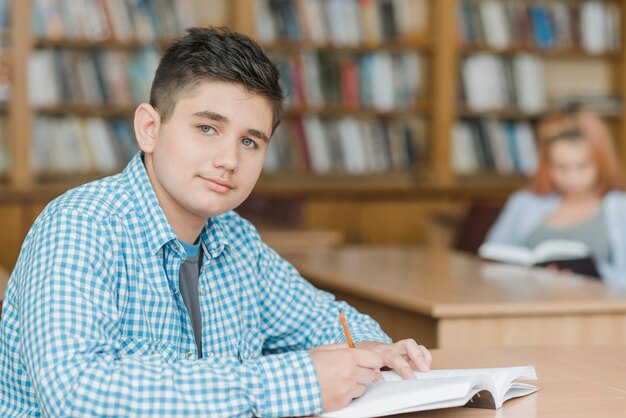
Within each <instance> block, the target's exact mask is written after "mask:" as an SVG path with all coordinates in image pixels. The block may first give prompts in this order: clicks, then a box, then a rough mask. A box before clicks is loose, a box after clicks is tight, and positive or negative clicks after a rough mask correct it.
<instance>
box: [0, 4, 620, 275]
mask: <svg viewBox="0 0 626 418" xmlns="http://www.w3.org/2000/svg"><path fill="white" fill-rule="evenodd" d="M255 1H256V0H230V1H226V0H220V1H218V2H219V3H220V4H221V6H220V8H221V15H222V18H221V20H220V21H218V23H222V24H227V25H230V26H231V27H232V28H233V29H235V30H238V31H241V32H244V33H247V34H250V35H252V36H253V37H256V34H255V20H254V18H255V16H254V10H255V7H254V2H255ZM373 1H379V0H373ZM416 1H425V2H426V3H427V10H428V18H427V19H426V20H427V22H428V25H427V30H426V32H425V33H424V36H423V37H421V38H420V39H418V40H415V41H414V42H413V43H412V44H411V46H410V48H411V49H413V50H414V51H416V52H417V53H419V54H420V55H423V56H424V58H425V59H424V63H426V66H427V68H426V74H427V82H428V85H426V86H425V88H424V90H423V91H424V94H423V98H422V99H421V100H419V101H418V103H417V104H416V106H415V107H414V108H413V110H411V112H414V113H415V114H416V115H417V116H419V117H421V118H423V119H424V120H425V122H426V125H427V139H426V142H427V144H428V147H427V154H426V157H425V159H424V161H423V162H422V164H419V166H416V167H415V170H407V171H405V172H393V173H388V174H385V173H373V174H364V175H358V176H349V175H334V174H329V175H322V176H318V175H313V174H311V173H307V172H300V173H293V172H290V173H286V174H280V173H279V174H276V175H271V176H264V177H263V178H262V179H261V181H260V183H259V185H258V187H257V189H256V190H255V194H256V195H257V196H262V197H263V198H268V199H297V200H301V201H303V202H304V205H302V208H303V215H302V219H303V223H304V226H305V227H310V228H335V229H339V230H342V231H343V232H345V235H346V237H347V239H348V241H351V242H367V243H419V242H423V241H424V240H425V239H426V238H427V233H428V228H429V220H428V219H429V218H428V215H429V213H430V212H431V211H433V210H437V211H439V210H444V211H457V210H458V209H459V208H460V207H462V206H463V204H464V203H466V202H468V201H469V200H471V199H476V198H496V199H504V198H505V197H506V196H507V195H508V194H509V193H510V192H511V191H513V190H514V189H516V188H517V187H519V186H520V185H522V184H523V183H524V181H525V179H523V178H520V177H518V176H504V177H503V176H498V175H494V173H490V172H487V173H480V174H476V175H472V176H463V177H461V176H457V175H456V174H455V172H454V170H453V167H452V164H451V152H452V149H451V139H450V138H451V132H452V128H453V126H454V123H455V121H456V120H457V119H458V118H460V117H479V116H484V115H483V114H476V113H475V112H470V111H468V110H467V109H465V108H464V107H463V105H462V104H461V103H460V102H459V100H458V96H459V95H458V92H459V89H460V88H461V86H460V85H459V69H460V65H461V62H462V60H463V57H464V56H466V55H467V54H469V53H473V52H477V51H485V50H487V51H489V52H493V53H494V54H515V53H517V52H520V51H521V50H520V49H516V48H515V47H512V48H510V49H507V50H504V51H500V50H489V48H486V47H484V46H479V47H476V46H472V47H469V46H463V45H461V44H460V42H459V37H458V30H459V28H458V21H457V8H458V6H459V4H460V2H461V1H463V0H416ZM477 1H480V0H477ZM550 1H554V0H548V2H550ZM567 1H570V2H576V1H582V0H567ZM616 2H617V3H618V4H619V5H620V8H621V15H622V17H623V16H626V2H625V1H617V0H616ZM206 3H207V4H208V3H209V2H206ZM210 3H211V7H210V8H209V7H208V8H207V11H206V15H208V16H210V15H211V14H212V12H211V9H214V8H215V4H216V2H214V1H213V0H212V1H211V2H210ZM32 7H33V2H32V1H31V0H13V1H11V22H12V24H11V26H10V29H9V34H8V37H9V40H10V49H9V53H10V63H11V74H12V87H11V88H12V95H11V99H10V101H9V102H8V104H7V106H6V108H7V109H6V113H7V115H8V120H9V135H10V162H11V164H10V170H9V173H8V175H7V176H6V179H4V180H3V181H2V183H0V230H1V231H3V233H1V234H0V247H1V248H7V250H3V251H2V252H0V264H3V265H5V266H6V267H8V268H11V267H12V263H13V262H14V261H15V258H16V256H17V251H18V250H19V245H20V244H21V240H22V239H23V237H24V235H25V233H26V231H27V230H28V228H29V227H30V225H31V223H32V221H33V219H34V218H35V217H36V215H37V214H38V213H39V211H40V210H41V208H42V207H43V206H44V205H45V204H46V203H47V202H48V201H49V200H50V199H51V198H53V197H54V196H57V195H59V194H61V193H63V192H64V191H65V190H67V189H68V188H70V187H73V186H75V185H78V184H80V183H83V182H85V181H86V180H89V179H92V178H95V177H97V176H99V175H97V174H94V173H86V174H83V175H78V176H70V177H60V178H56V179H43V180H44V181H42V179H41V178H39V177H38V176H37V175H36V174H35V173H34V172H33V170H32V169H31V167H30V164H29V155H30V152H31V144H30V143H31V140H30V138H31V136H32V129H33V120H34V117H35V115H36V114H37V112H39V111H42V109H39V110H37V109H34V108H33V107H32V106H31V105H30V104H29V101H28V86H27V73H28V68H27V65H28V64H27V63H28V58H29V56H30V55H31V53H32V51H33V50H34V49H35V48H51V47H62V48H74V49H94V48H103V47H115V48H136V46H137V45H136V43H135V42H108V41H107V42H92V41H87V40H51V39H34V37H33V35H32V33H31V31H30V29H29V28H30V27H31V24H30V22H31V16H32V12H33V9H32ZM201 22H202V21H201ZM625 28H626V24H625V22H624V19H623V18H622V29H621V31H622V36H621V39H622V48H621V49H620V51H619V52H617V53H615V54H611V55H610V56H599V57H598V56H593V55H590V54H586V53H584V52H582V51H581V50H579V49H576V50H569V51H560V52H541V51H538V50H533V49H531V50H528V51H526V50H524V51H526V52H531V53H533V54H537V55H539V56H540V57H543V58H545V59H550V60H561V59H563V60H568V59H576V60H578V61H582V62H586V61H589V62H592V61H593V62H595V61H597V60H601V61H606V63H607V64H606V66H607V68H609V70H608V72H607V74H608V75H607V76H606V78H607V80H604V82H605V83H606V84H608V85H610V91H611V93H613V94H615V95H616V96H619V97H621V98H625V97H626V29H625ZM265 46H266V47H267V50H268V51H270V52H272V51H286V52H287V53H297V52H298V51H299V50H300V49H301V48H308V49H316V48H320V47H319V46H315V45H310V44H306V43H294V42H286V43H282V42H281V43H280V45H279V44H277V45H265ZM323 48H326V49H329V50H331V51H332V50H334V51H338V52H346V53H359V52H363V51H366V50H380V51H385V50H397V49H406V48H407V46H406V45H403V44H402V42H396V43H394V42H391V43H385V44H384V45H379V46H369V45H368V46H365V45H361V46H355V47H350V48H348V47H341V46H336V47H333V46H324V47H323ZM563 77H564V78H569V79H571V80H572V81H573V82H574V83H578V82H580V83H586V82H588V81H589V80H586V77H585V74H577V73H574V74H571V73H570V74H567V73H564V74H563ZM548 83H550V81H549V80H548ZM304 110H309V111H312V112H314V113H316V114H318V115H320V116H324V117H335V116H343V115H346V114H350V112H355V111H352V110H351V111H348V110H346V109H342V108H337V107H333V106H328V107H323V108H319V109H291V110H288V111H287V114H286V117H287V118H289V117H294V116H299V115H300V114H301V113H302V112H303V111H304ZM43 111H44V112H45V113H47V114H55V115H66V114H72V113H76V112H82V113H83V114H89V115H96V116H107V115H112V114H113V115H116V114H123V113H131V112H132V109H129V108H115V107H107V108H102V107H101V108H93V109H90V110H85V109H77V108H76V107H72V106H56V107H54V108H51V109H43ZM359 112H360V113H359ZM403 112H406V110H399V111H397V113H398V114H402V113H403ZM356 113H358V114H359V116H360V117H365V118H378V117H381V116H393V115H394V113H396V111H391V112H387V114H382V115H381V114H380V113H377V112H370V113H368V111H366V110H361V111H356ZM488 113H489V115H491V116H495V117H499V118H505V119H507V118H508V119H519V120H528V119H532V117H533V116H532V115H527V114H523V113H520V112H515V111H513V112H511V111H502V112H488ZM611 124H612V126H614V127H615V132H616V140H617V145H618V149H619V152H620V157H621V161H622V162H624V163H626V107H624V106H622V108H621V110H620V113H619V115H617V116H616V117H613V118H612V119H611ZM4 231H6V232H7V233H6V234H5V233H4Z"/></svg>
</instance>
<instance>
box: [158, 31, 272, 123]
mask: <svg viewBox="0 0 626 418" xmlns="http://www.w3.org/2000/svg"><path fill="white" fill-rule="evenodd" d="M203 81H222V82H226V83H235V84H239V85H241V86H243V87H244V88H245V89H247V90H248V91H250V92H251V93H255V94H258V95H260V96H261V97H264V98H265V99H267V100H268V101H269V103H270V105H271V107H272V111H273V121H272V132H273V131H274V130H275V129H276V127H277V126H278V124H279V122H280V118H281V115H282V105H283V98H284V96H283V91H282V89H281V87H280V84H279V73H278V69H277V68H276V66H275V65H274V64H273V63H272V62H271V61H270V60H269V58H268V57H267V55H265V53H264V52H263V50H262V49H261V47H259V45H258V44H257V43H256V42H254V41H253V40H252V39H250V38H249V37H247V36H246V35H243V34H241V33H237V32H233V31H231V30H229V29H227V28H189V29H187V34H186V35H184V36H182V37H180V38H177V39H176V40H175V41H174V43H173V44H172V45H171V46H170V47H169V48H167V50H166V51H165V53H164V54H163V56H162V57H161V61H160V62H159V66H158V68H157V70H156V74H155V76H154V81H153V82H152V89H151V90H150V104H151V105H152V106H153V107H154V108H155V109H157V111H158V112H159V114H160V116H161V119H162V120H163V121H167V119H168V118H169V117H170V116H171V115H172V113H173V112H174V107H175V106H176V102H177V101H178V100H180V98H181V97H182V96H183V95H185V94H188V93H189V92H190V91H191V90H193V89H194V88H195V87H196V86H197V85H198V84H200V83H201V82H203Z"/></svg>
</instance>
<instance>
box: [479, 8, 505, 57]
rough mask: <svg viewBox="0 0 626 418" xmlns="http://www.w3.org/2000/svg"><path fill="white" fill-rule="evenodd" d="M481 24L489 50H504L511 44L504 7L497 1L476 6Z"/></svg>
mask: <svg viewBox="0 0 626 418" xmlns="http://www.w3.org/2000/svg"><path fill="white" fill-rule="evenodd" d="M478 8H479V13H480V17H481V21H482V23H483V28H484V35H485V43H486V44H487V46H489V47H490V48H494V49H504V48H506V47H508V46H509V45H510V44H511V32H510V31H509V28H508V21H507V15H506V9H505V8H506V5H505V4H504V3H502V2H501V1H497V0H484V1H482V2H480V3H479V4H478Z"/></svg>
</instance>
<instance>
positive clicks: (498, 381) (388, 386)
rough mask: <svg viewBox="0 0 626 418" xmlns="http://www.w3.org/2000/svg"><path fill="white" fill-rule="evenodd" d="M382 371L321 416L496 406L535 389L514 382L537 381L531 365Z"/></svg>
mask: <svg viewBox="0 0 626 418" xmlns="http://www.w3.org/2000/svg"><path fill="white" fill-rule="evenodd" d="M382 374H383V378H384V380H385V381H383V382H374V383H370V384H368V385H367V388H366V390H365V393H364V394H363V395H362V396H361V397H360V398H357V399H355V400H353V401H352V402H351V403H350V404H348V406H346V407H345V408H343V409H341V410H338V411H334V412H328V413H325V414H322V416H324V417H329V418H331V417H332V418H348V417H349V418H358V417H377V416H385V415H396V414H403V413H407V412H417V411H427V410H433V409H442V408H452V407H459V406H468V407H474V408H485V409H500V408H501V407H502V404H503V403H504V402H506V401H508V400H510V399H513V398H518V397H522V396H527V395H530V394H531V393H534V392H536V391H537V387H536V386H534V385H531V384H528V383H523V382H519V381H518V380H527V381H534V380H537V373H536V371H535V368H534V367H533V366H517V367H499V368H485V369H448V370H432V371H429V372H414V374H415V377H416V379H415V380H403V379H402V378H401V377H400V376H399V375H398V374H397V373H395V372H391V371H384V372H382Z"/></svg>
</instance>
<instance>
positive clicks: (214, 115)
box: [140, 82, 273, 225]
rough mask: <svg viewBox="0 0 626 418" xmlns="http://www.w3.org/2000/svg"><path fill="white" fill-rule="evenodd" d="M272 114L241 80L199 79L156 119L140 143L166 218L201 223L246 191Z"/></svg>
mask: <svg viewBox="0 0 626 418" xmlns="http://www.w3.org/2000/svg"><path fill="white" fill-rule="evenodd" d="M272 116H273V115H272V108H271V106H270V104H269V102H268V101H267V100H266V99H265V98H263V97H261V96H258V95H256V94H253V93H250V92H248V91H247V90H246V89H244V88H243V87H241V86H240V85H237V84H230V83H223V82H203V83H201V84H200V85H198V86H197V87H196V88H195V89H194V90H193V92H192V93H191V94H190V95H186V96H185V97H182V98H181V99H180V100H179V101H178V103H177V104H176V107H175V108H174V112H173V113H172V115H171V117H170V119H169V120H168V121H167V122H165V123H160V119H159V122H157V123H155V126H154V130H153V132H154V133H153V135H152V137H154V140H153V141H144V142H147V143H148V146H147V147H146V148H147V149H144V147H145V145H144V144H141V143H140V146H141V147H142V150H143V151H144V152H145V159H144V162H145V164H146V169H147V171H148V175H149V176H150V180H151V182H152V185H153V187H154V190H155V192H156V194H157V197H158V199H159V203H160V204H161V206H162V207H163V210H164V212H165V215H166V216H167V217H168V220H170V222H172V220H173V219H175V221H176V222H177V223H184V224H188V225H193V224H195V225H198V224H204V223H205V222H206V220H207V219H208V218H209V217H212V216H216V215H219V214H221V213H223V212H226V211H228V210H231V209H234V208H235V207H237V206H239V205H240V204H241V203H242V202H243V201H244V200H245V199H246V198H247V197H248V195H249V194H250V192H251V191H252V189H253V187H254V185H255V184H256V181H257V180H258V178H259V175H260V173H261V169H262V167H263V159H264V157H265V151H266V149H267V145H268V141H269V137H270V135H271V132H272ZM157 119H158V117H157ZM148 131H149V130H148ZM140 142H141V141H140ZM172 217H173V218H172Z"/></svg>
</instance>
